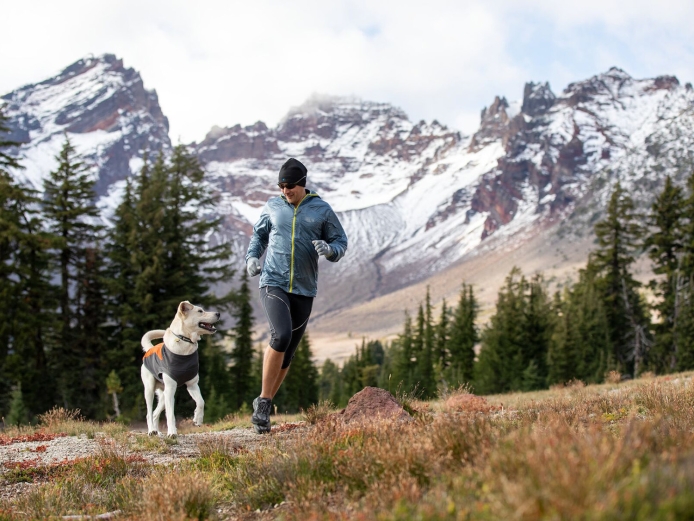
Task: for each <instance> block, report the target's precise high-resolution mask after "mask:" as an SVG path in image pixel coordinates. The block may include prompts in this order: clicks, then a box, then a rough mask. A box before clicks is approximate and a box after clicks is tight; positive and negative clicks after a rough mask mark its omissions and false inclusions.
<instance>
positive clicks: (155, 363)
mask: <svg viewBox="0 0 694 521" xmlns="http://www.w3.org/2000/svg"><path fill="white" fill-rule="evenodd" d="M142 363H143V364H145V367H146V368H147V369H148V370H149V372H150V373H152V374H153V375H154V378H156V379H157V380H159V381H160V382H162V383H164V378H163V377H162V374H166V375H168V376H170V377H171V378H173V379H174V380H176V384H178V387H181V386H182V385H185V383H186V382H189V381H190V380H192V379H193V378H195V376H196V375H197V374H198V369H199V366H200V364H199V360H198V351H197V350H196V351H195V352H194V353H193V354H190V355H177V354H176V353H172V352H171V351H170V350H169V349H167V348H166V346H165V345H164V344H163V343H162V344H157V345H156V346H154V347H151V348H150V349H148V350H147V352H146V353H145V356H144V357H143V358H142Z"/></svg>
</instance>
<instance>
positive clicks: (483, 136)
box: [470, 96, 510, 152]
mask: <svg viewBox="0 0 694 521" xmlns="http://www.w3.org/2000/svg"><path fill="white" fill-rule="evenodd" d="M508 109H509V104H508V101H506V98H504V97H501V98H500V97H499V96H496V97H495V98H494V102H493V103H492V104H491V105H490V106H489V107H484V108H483V109H482V114H481V117H480V128H479V130H478V131H477V132H476V133H475V134H474V135H473V136H472V140H471V141H470V151H471V152H474V151H477V150H479V149H480V148H482V147H484V146H486V145H488V144H489V143H492V142H494V141H497V140H500V139H501V140H503V139H504V138H505V137H506V135H507V133H508V124H509V121H510V118H509V116H508V112H507V111H508Z"/></svg>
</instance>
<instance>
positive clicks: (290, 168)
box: [279, 157, 308, 186]
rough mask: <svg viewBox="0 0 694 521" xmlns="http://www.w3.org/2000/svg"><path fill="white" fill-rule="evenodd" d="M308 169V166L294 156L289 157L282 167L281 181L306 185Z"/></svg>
mask: <svg viewBox="0 0 694 521" xmlns="http://www.w3.org/2000/svg"><path fill="white" fill-rule="evenodd" d="M307 173H308V170H306V167H305V166H304V165H303V164H302V163H301V161H298V160H296V159H294V158H293V157H290V158H289V159H287V161H286V162H285V163H284V164H283V165H282V168H280V177H279V182H280V183H291V184H295V185H299V186H306V174H307Z"/></svg>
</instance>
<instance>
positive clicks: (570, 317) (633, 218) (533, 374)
mask: <svg viewBox="0 0 694 521" xmlns="http://www.w3.org/2000/svg"><path fill="white" fill-rule="evenodd" d="M594 233H595V237H596V243H597V247H596V248H595V250H594V251H593V252H591V253H590V255H589V257H588V260H587V262H586V265H585V267H584V268H582V269H581V270H579V273H578V280H576V281H574V282H573V283H572V284H570V285H568V286H566V287H564V288H563V289H560V290H557V291H555V292H554V293H553V294H551V292H550V291H549V289H548V284H547V283H546V281H545V280H544V279H543V276H542V274H537V275H534V276H532V277H531V278H528V277H526V276H525V275H523V274H522V273H521V271H520V270H519V269H518V268H514V269H513V270H512V271H511V272H510V273H509V275H508V276H507V278H506V281H505V284H504V286H503V287H502V288H501V289H500V291H499V293H498V297H497V302H496V309H495V313H494V315H493V316H492V317H491V319H490V321H489V323H488V324H487V325H486V326H485V327H484V328H482V329H481V330H480V329H479V328H478V327H477V326H476V318H477V310H478V304H477V302H476V299H475V296H474V292H473V288H472V287H471V286H469V285H466V284H463V287H462V290H461V292H460V298H459V302H458V305H457V307H455V308H449V307H448V306H447V303H446V302H445V301H444V302H443V303H442V305H441V312H440V316H439V318H438V321H436V320H435V319H434V317H433V316H432V306H431V301H430V296H429V292H428V290H427V295H426V297H425V300H424V302H423V303H422V304H421V305H420V306H419V309H418V313H417V316H416V319H415V321H414V322H413V321H412V319H411V317H410V316H409V315H408V314H407V313H406V314H405V322H404V325H403V330H402V333H401V334H400V335H398V338H397V339H396V340H394V341H393V342H391V343H390V345H385V346H384V345H383V344H382V343H381V342H379V341H366V340H364V341H363V342H362V345H361V346H360V347H357V349H356V352H355V354H354V355H352V356H351V357H350V358H349V359H348V360H347V361H346V362H345V364H344V365H343V367H342V368H339V367H337V365H336V364H334V363H333V362H332V361H330V360H327V361H326V362H325V363H324V365H323V367H322V369H321V374H320V378H319V388H320V397H321V399H325V400H331V401H332V402H334V403H336V404H340V405H344V404H345V403H346V402H347V400H348V399H349V397H350V396H352V394H353V393H354V392H356V391H358V390H359V389H361V388H362V387H363V386H365V385H375V386H378V387H382V388H385V389H389V390H391V391H393V390H397V389H400V390H401V391H404V392H407V393H414V394H416V395H418V396H421V397H422V398H430V397H433V396H435V395H436V394H437V393H440V392H441V391H442V390H445V389H447V388H452V387H458V386H461V385H465V386H468V388H470V389H472V390H474V391H475V392H476V393H479V394H491V393H503V392H510V391H531V390H536V389H543V388H547V387H549V386H552V385H562V384H566V383H567V382H570V381H572V380H581V381H583V382H585V383H600V382H602V381H604V379H605V378H606V376H607V375H608V374H610V373H613V374H614V373H617V374H619V375H621V377H622V378H633V377H636V376H638V375H640V374H642V373H644V372H646V371H651V372H653V373H656V374H663V373H670V372H675V371H684V370H691V369H694V307H693V306H692V294H693V291H694V174H692V175H691V176H690V177H689V179H688V180H687V183H686V187H680V186H677V185H676V184H675V183H673V182H672V180H671V178H670V177H666V178H665V182H664V186H663V189H662V191H661V192H660V193H659V194H657V196H656V198H655V201H654V202H653V204H652V206H651V208H650V211H649V212H648V213H647V214H646V215H643V214H640V213H639V212H637V211H636V209H635V206H634V202H633V200H632V199H631V197H630V196H629V194H628V193H627V192H626V191H625V190H624V188H622V186H621V185H620V184H619V183H617V184H616V185H615V187H614V191H613V192H612V194H611V197H610V199H609V203H608V205H607V208H606V212H605V216H604V219H603V220H601V221H599V222H598V223H597V224H596V225H595V226H594ZM644 253H645V254H647V256H648V257H649V259H650V261H651V263H652V269H653V274H654V277H653V278H652V280H650V281H649V282H648V283H647V284H642V283H640V282H639V281H638V280H636V278H635V277H634V263H635V261H636V259H637V258H638V257H639V256H640V255H642V254H644ZM649 296H650V298H649ZM475 346H477V347H475ZM476 349H477V351H476Z"/></svg>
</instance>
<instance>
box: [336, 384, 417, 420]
mask: <svg viewBox="0 0 694 521" xmlns="http://www.w3.org/2000/svg"><path fill="white" fill-rule="evenodd" d="M340 414H341V415H342V419H343V420H344V422H345V423H351V422H363V421H371V420H377V419H389V420H404V421H408V420H410V419H412V417H411V416H410V415H409V414H408V413H407V411H406V410H405V409H403V408H402V406H401V405H400V404H399V403H398V402H397V401H396V400H395V398H393V395H392V394H390V393H389V392H388V391H386V390H385V389H379V388H378V387H364V389H362V390H361V391H359V392H358V393H357V394H355V395H354V396H352V397H351V398H350V399H349V402H348V403H347V407H346V408H345V409H343V410H342V412H341V413H340Z"/></svg>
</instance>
